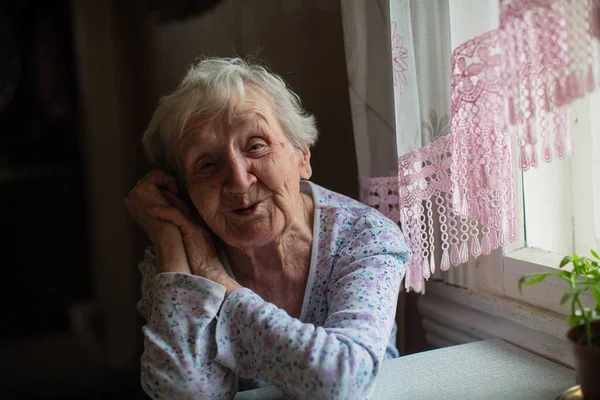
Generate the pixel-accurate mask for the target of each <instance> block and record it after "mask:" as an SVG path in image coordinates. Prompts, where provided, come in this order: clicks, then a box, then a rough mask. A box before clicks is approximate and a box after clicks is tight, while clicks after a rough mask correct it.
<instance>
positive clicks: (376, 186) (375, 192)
mask: <svg viewBox="0 0 600 400" xmlns="http://www.w3.org/2000/svg"><path fill="white" fill-rule="evenodd" d="M360 201H361V202H362V203H364V204H366V205H368V206H371V207H373V208H374V209H376V210H378V211H379V212H380V213H382V214H383V215H385V216H386V217H388V218H389V219H391V220H392V221H394V222H396V223H400V213H399V211H398V210H399V205H400V203H399V202H398V179H397V178H396V177H395V176H386V177H380V178H364V179H361V180H360Z"/></svg>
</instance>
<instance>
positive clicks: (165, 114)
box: [142, 58, 318, 178]
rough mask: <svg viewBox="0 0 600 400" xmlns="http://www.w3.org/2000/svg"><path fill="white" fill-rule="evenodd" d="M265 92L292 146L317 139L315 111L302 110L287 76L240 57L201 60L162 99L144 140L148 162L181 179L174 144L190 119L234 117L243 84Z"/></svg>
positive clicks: (307, 143)
mask: <svg viewBox="0 0 600 400" xmlns="http://www.w3.org/2000/svg"><path fill="white" fill-rule="evenodd" d="M248 84H249V85H252V86H255V87H257V88H259V89H260V90H262V91H263V92H264V93H265V94H266V95H267V98H268V99H269V101H270V103H271V107H272V110H273V112H274V115H275V116H276V118H277V119H278V121H279V124H280V125H281V127H282V129H283V132H284V133H285V135H286V136H287V138H288V140H289V141H290V144H292V145H293V146H295V147H297V148H300V149H305V148H306V147H311V146H312V145H314V144H315V142H316V141H317V135H318V132H317V127H316V121H315V118H314V116H313V115H311V114H310V113H308V112H307V111H306V110H304V109H303V108H302V104H301V101H300V98H299V97H298V95H297V94H296V93H294V92H293V91H292V90H291V89H290V88H288V87H287V85H286V84H285V82H284V80H283V79H282V78H281V77H280V76H279V75H276V74H274V73H272V72H270V71H269V70H268V69H267V68H265V67H263V66H261V65H258V64H254V63H249V62H246V61H244V60H242V59H240V58H203V59H200V60H199V61H197V62H196V63H195V64H194V65H192V66H191V67H190V68H189V69H188V71H187V73H186V74H185V76H184V77H183V79H182V80H181V82H180V83H179V85H178V86H177V88H176V89H175V90H174V91H173V92H172V93H171V94H169V95H167V96H164V97H162V98H161V99H160V101H159V103H158V107H157V108H156V110H155V111H154V115H153V116H152V119H151V121H150V123H149V124H148V128H147V129H146V131H145V132H144V137H143V139H142V144H143V146H144V150H145V152H146V157H147V158H148V160H149V161H150V162H151V163H152V164H154V165H155V166H156V167H157V168H160V169H163V170H166V171H168V172H170V173H173V174H176V175H178V176H179V178H181V176H180V174H181V173H182V171H181V168H180V160H178V158H177V155H176V154H175V143H176V142H177V140H179V138H180V137H181V136H182V135H183V132H184V129H185V126H186V123H187V121H188V120H189V119H190V117H195V116H206V117H214V116H217V115H219V114H221V113H223V112H229V115H230V116H231V115H232V111H234V108H235V105H236V104H237V103H239V102H242V103H243V102H244V100H245V87H246V85H248Z"/></svg>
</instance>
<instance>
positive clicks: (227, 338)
mask: <svg viewBox="0 0 600 400" xmlns="http://www.w3.org/2000/svg"><path fill="white" fill-rule="evenodd" d="M350 229H351V232H352V233H351V234H350V237H349V239H348V240H347V242H346V243H345V244H344V245H342V246H341V247H340V248H339V251H338V254H337V257H338V259H337V261H336V263H335V266H334V271H333V273H332V277H331V280H330V282H329V283H328V285H329V291H328V299H327V300H328V305H329V314H328V317H327V319H326V321H325V324H324V326H322V327H320V326H314V325H312V324H309V323H303V322H301V321H300V320H298V319H296V318H292V317H290V316H289V315H288V314H287V313H286V312H285V311H284V310H281V309H279V308H277V307H276V306H275V305H273V304H271V303H268V302H266V301H264V300H263V299H262V298H261V297H260V296H258V295H257V294H255V293H254V292H252V291H250V290H248V289H245V288H242V289H238V290H236V291H234V292H233V293H232V294H231V295H230V296H229V297H228V298H227V299H226V300H225V301H224V303H223V305H222V309H221V313H220V317H219V319H218V323H217V329H216V340H217V357H216V360H217V361H218V362H219V363H220V364H222V365H224V366H225V367H227V368H229V369H231V370H232V371H234V372H235V373H237V374H239V375H240V376H242V377H247V378H258V379H263V380H266V381H269V382H270V383H272V384H274V385H276V386H277V387H279V388H280V389H281V390H282V391H283V392H284V393H286V394H287V395H289V396H292V397H294V398H303V399H365V398H368V397H369V396H370V395H371V392H372V389H373V387H374V382H375V377H376V375H377V372H378V370H379V367H380V364H381V361H382V360H383V358H384V355H385V349H386V347H387V344H388V341H389V336H390V333H391V330H392V326H393V323H394V315H395V310H396V302H397V297H398V292H399V288H400V281H401V280H402V278H403V276H404V273H405V270H406V267H405V264H406V262H407V261H408V258H409V257H410V251H409V250H408V249H407V247H406V245H405V242H404V238H403V236H402V233H401V232H400V230H399V229H398V227H397V226H396V225H395V224H393V223H392V222H391V221H389V220H386V219H382V218H381V217H377V216H374V215H372V214H368V215H365V216H364V217H363V218H361V219H360V221H358V222H357V223H356V224H355V225H354V226H353V227H351V228H350Z"/></svg>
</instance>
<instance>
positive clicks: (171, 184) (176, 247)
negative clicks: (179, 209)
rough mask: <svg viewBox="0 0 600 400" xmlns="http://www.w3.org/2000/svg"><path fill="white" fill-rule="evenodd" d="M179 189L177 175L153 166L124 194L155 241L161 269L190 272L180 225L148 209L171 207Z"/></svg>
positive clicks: (138, 220)
mask: <svg viewBox="0 0 600 400" xmlns="http://www.w3.org/2000/svg"><path fill="white" fill-rule="evenodd" d="M177 191H178V189H177V181H176V180H175V178H173V177H172V176H170V175H168V174H167V173H165V172H163V171H159V170H154V171H151V172H149V173H148V174H147V175H146V176H144V177H143V178H142V179H140V180H139V181H138V183H137V184H136V185H135V187H134V188H133V189H131V191H130V192H129V195H127V197H126V198H125V205H126V206H127V208H128V210H129V212H130V213H131V215H132V217H133V219H135V220H136V221H137V223H138V224H139V225H140V226H141V227H142V229H143V230H144V231H145V232H146V234H147V235H148V237H149V238H150V241H151V242H152V244H153V245H154V248H155V250H156V258H157V266H156V267H157V269H158V271H159V272H182V273H188V274H189V273H190V272H191V271H190V267H189V264H188V260H187V255H186V252H185V247H184V244H183V237H182V235H181V231H180V230H179V228H178V227H177V226H176V225H174V224H172V223H170V222H166V221H164V220H161V219H158V218H155V217H153V216H151V215H149V214H148V213H147V212H146V211H147V209H149V208H152V207H158V206H162V207H172V206H173V205H174V204H172V200H173V198H174V199H177V197H176V195H177ZM179 202H180V203H183V202H181V201H179ZM177 205H178V206H182V205H181V204H177Z"/></svg>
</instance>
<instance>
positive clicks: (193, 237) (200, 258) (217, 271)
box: [145, 191, 241, 295]
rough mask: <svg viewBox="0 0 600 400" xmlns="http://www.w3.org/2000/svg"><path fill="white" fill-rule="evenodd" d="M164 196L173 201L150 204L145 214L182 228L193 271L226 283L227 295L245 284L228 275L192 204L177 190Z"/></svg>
mask: <svg viewBox="0 0 600 400" xmlns="http://www.w3.org/2000/svg"><path fill="white" fill-rule="evenodd" d="M163 195H164V197H165V198H166V199H167V200H168V202H169V204H166V205H165V204H156V205H153V206H149V207H147V208H146V209H145V213H146V214H147V215H149V216H150V217H152V218H154V219H157V220H161V221H164V222H165V223H169V224H171V225H173V226H176V227H177V228H178V229H179V231H180V232H181V237H182V240H183V245H184V247H185V252H186V255H187V260H188V264H189V268H190V271H191V273H192V274H194V275H197V276H201V277H203V278H206V279H210V280H212V281H213V282H216V283H219V284H221V285H223V286H225V289H226V295H229V293H231V292H232V291H233V290H235V289H237V288H239V287H241V286H240V285H239V284H238V283H237V282H236V281H235V280H233V279H232V278H230V277H229V275H227V272H226V271H225V268H224V267H223V264H222V263H221V261H220V260H219V258H218V257H217V252H216V250H215V247H214V244H213V241H212V239H211V233H210V231H209V230H208V228H206V227H205V226H203V225H199V224H197V223H194V222H193V221H192V219H191V213H190V210H189V208H188V206H187V205H186V204H185V202H183V201H182V200H181V199H179V198H178V197H177V196H176V193H174V192H173V191H166V192H163Z"/></svg>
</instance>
